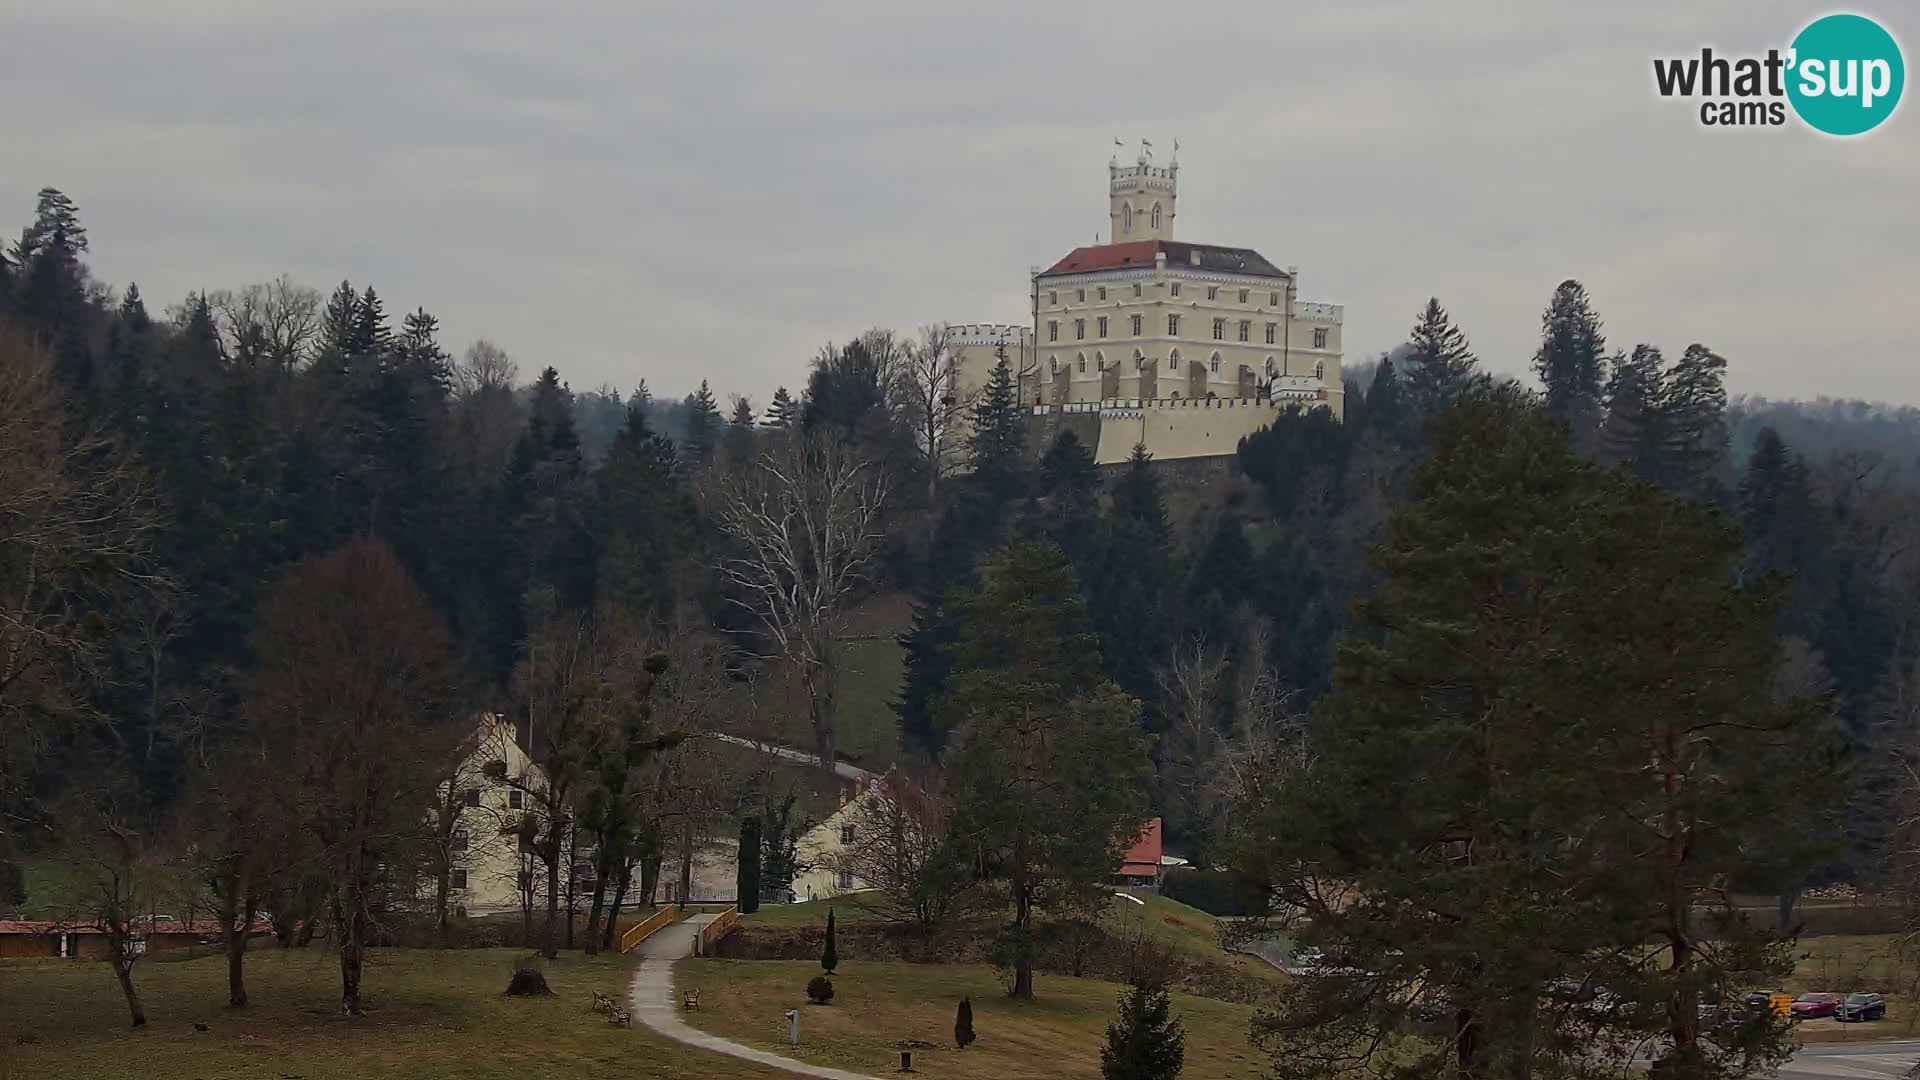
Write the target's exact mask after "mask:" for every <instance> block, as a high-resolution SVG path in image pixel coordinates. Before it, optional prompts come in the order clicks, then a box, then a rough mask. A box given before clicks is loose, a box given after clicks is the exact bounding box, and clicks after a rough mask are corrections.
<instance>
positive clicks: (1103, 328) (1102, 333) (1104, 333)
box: [1098, 315, 1107, 337]
mask: <svg viewBox="0 0 1920 1080" xmlns="http://www.w3.org/2000/svg"><path fill="white" fill-rule="evenodd" d="M1098 329H1099V331H1100V336H1101V337H1106V336H1107V317H1106V316H1105V315H1102V316H1100V325H1099V328H1098Z"/></svg>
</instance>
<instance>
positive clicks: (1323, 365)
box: [1313, 360, 1327, 379]
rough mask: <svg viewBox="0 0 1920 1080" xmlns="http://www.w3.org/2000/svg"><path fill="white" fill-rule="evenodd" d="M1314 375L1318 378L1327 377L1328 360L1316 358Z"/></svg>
mask: <svg viewBox="0 0 1920 1080" xmlns="http://www.w3.org/2000/svg"><path fill="white" fill-rule="evenodd" d="M1313 377H1314V378H1316V379H1324V378H1326V377H1327V362H1326V361H1325V360H1315V361H1314V362H1313Z"/></svg>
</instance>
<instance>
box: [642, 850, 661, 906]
mask: <svg viewBox="0 0 1920 1080" xmlns="http://www.w3.org/2000/svg"><path fill="white" fill-rule="evenodd" d="M659 887H660V856H658V855H653V854H649V855H648V856H647V857H646V858H645V859H643V860H641V862H640V899H639V903H641V904H645V905H647V906H648V907H652V906H653V892H654V890H655V889H657V888H659Z"/></svg>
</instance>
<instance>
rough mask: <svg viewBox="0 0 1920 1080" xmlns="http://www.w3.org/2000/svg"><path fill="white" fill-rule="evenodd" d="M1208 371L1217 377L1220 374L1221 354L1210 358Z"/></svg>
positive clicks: (1215, 354)
mask: <svg viewBox="0 0 1920 1080" xmlns="http://www.w3.org/2000/svg"><path fill="white" fill-rule="evenodd" d="M1207 370H1208V371H1211V372H1213V373H1214V374H1215V375H1218V374H1220V354H1219V353H1214V354H1213V356H1211V357H1210V358H1208V360H1207Z"/></svg>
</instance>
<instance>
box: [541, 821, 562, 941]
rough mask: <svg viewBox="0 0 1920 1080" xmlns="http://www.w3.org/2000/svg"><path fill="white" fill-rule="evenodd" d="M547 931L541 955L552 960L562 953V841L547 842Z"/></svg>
mask: <svg viewBox="0 0 1920 1080" xmlns="http://www.w3.org/2000/svg"><path fill="white" fill-rule="evenodd" d="M547 847H548V848H549V849H551V850H549V851H548V852H547V933H546V940H545V942H544V943H542V945H541V947H540V955H542V956H544V957H546V958H547V959H549V960H551V959H553V958H554V957H556V956H558V955H559V954H560V842H559V840H558V839H554V840H552V841H550V842H549V843H548V844H547Z"/></svg>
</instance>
